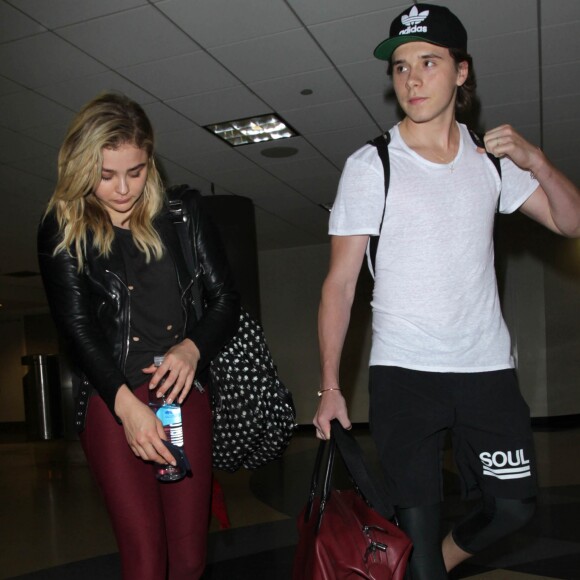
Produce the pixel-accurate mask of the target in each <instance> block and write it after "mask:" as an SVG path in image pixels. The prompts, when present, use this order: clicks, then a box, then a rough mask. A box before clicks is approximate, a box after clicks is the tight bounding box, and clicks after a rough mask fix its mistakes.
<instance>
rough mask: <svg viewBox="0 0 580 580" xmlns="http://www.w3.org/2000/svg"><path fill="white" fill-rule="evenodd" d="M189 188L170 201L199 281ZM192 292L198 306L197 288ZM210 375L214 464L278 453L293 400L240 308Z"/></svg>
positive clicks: (290, 426) (251, 463)
mask: <svg viewBox="0 0 580 580" xmlns="http://www.w3.org/2000/svg"><path fill="white" fill-rule="evenodd" d="M188 191H191V190H190V189H188V188H187V187H184V186H180V187H179V188H174V189H172V191H171V192H169V193H170V202H169V203H170V210H171V213H172V215H173V222H174V223H175V224H176V229H177V231H178V234H179V239H180V241H181V244H182V249H183V253H184V257H185V259H186V261H187V263H188V266H189V268H190V271H191V272H192V274H193V275H194V278H195V280H198V279H199V278H198V277H197V276H196V273H197V259H196V256H195V248H194V247H192V240H193V237H192V236H190V235H189V233H188V227H189V223H190V222H191V220H189V219H188V211H187V202H188V200H187V193H188ZM194 292H196V293H197V295H198V298H197V300H196V303H197V304H198V305H199V304H201V292H200V289H199V287H197V288H194ZM198 316H201V310H199V311H198ZM209 374H210V383H211V384H210V393H211V404H212V412H213V466H214V468H216V469H223V470H225V471H230V472H233V471H236V470H238V469H239V468H240V467H245V468H246V469H255V468H257V467H260V466H261V465H264V464H266V463H268V462H270V461H273V460H274V459H277V458H278V457H280V456H281V455H282V454H283V453H284V451H285V450H286V448H287V447H288V444H289V443H290V439H291V438H292V435H293V433H294V431H295V429H296V411H295V408H294V402H293V399H292V394H291V393H290V391H289V390H288V389H287V388H286V387H285V386H284V384H283V383H282V382H281V381H280V378H279V377H278V372H277V370H276V366H275V365H274V361H273V359H272V355H271V353H270V349H269V348H268V345H267V343H266V338H265V336H264V332H263V329H262V327H261V326H260V324H259V323H258V322H257V321H256V320H254V318H252V317H251V316H250V315H249V314H248V313H247V312H246V311H245V310H244V309H243V308H242V310H241V314H240V321H239V326H238V330H237V331H236V333H235V334H234V336H233V337H232V338H231V339H230V341H229V342H228V343H227V344H226V345H225V346H224V347H223V349H222V350H221V351H220V352H219V353H218V355H217V356H216V357H215V358H214V359H213V360H212V362H211V363H210V371H209Z"/></svg>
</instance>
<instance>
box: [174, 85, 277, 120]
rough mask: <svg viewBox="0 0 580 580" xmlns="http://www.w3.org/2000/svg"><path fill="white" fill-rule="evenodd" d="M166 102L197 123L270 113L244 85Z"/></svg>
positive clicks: (266, 106) (267, 107) (268, 108)
mask: <svg viewBox="0 0 580 580" xmlns="http://www.w3.org/2000/svg"><path fill="white" fill-rule="evenodd" d="M167 103H168V104H169V105H170V106H171V107H173V108H174V109H176V110H177V111H180V112H181V113H183V114H184V115H185V116H186V117H189V118H190V119H192V120H193V121H195V122H196V123H197V124H199V125H209V124H210V123H222V122H225V121H232V120H235V119H244V118H246V117H252V116H255V115H263V114H265V113H271V112H272V111H271V109H270V107H269V106H268V105H266V104H265V103H264V102H263V101H262V100H261V99H260V98H258V97H257V96H256V95H254V94H253V93H252V92H251V91H250V90H248V89H247V88H246V87H245V86H242V85H238V86H236V87H232V88H230V89H225V90H222V91H215V92H210V93H204V94H202V95H193V96H188V97H184V98H181V99H172V100H169V101H167Z"/></svg>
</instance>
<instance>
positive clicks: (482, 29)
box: [445, 0, 552, 64]
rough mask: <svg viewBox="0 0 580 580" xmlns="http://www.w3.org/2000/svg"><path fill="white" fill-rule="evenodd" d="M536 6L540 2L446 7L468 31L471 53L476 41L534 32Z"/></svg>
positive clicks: (454, 1)
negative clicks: (473, 43)
mask: <svg viewBox="0 0 580 580" xmlns="http://www.w3.org/2000/svg"><path fill="white" fill-rule="evenodd" d="M551 1H552V0H550V2H551ZM537 2H538V0H509V2H506V1H505V0H485V2H481V0H479V1H478V0H475V1H474V0H468V1H467V2H466V1H465V0H446V2H445V6H447V7H448V8H449V9H450V10H451V11H452V12H453V13H454V14H456V15H457V17H458V18H459V19H460V20H461V22H463V24H464V26H465V28H466V29H467V34H468V50H469V52H471V50H472V46H471V42H472V41H473V40H476V39H479V38H489V37H495V36H502V35H505V34H508V35H509V34H513V33H514V32H521V31H527V30H530V29H535V28H536V25H537ZM476 64H477V63H476Z"/></svg>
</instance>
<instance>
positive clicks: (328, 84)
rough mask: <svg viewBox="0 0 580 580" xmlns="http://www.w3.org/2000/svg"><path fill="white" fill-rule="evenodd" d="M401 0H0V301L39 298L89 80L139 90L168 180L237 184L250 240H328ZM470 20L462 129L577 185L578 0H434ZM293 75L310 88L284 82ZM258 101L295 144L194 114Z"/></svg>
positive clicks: (229, 110) (386, 113)
mask: <svg viewBox="0 0 580 580" xmlns="http://www.w3.org/2000/svg"><path fill="white" fill-rule="evenodd" d="M409 3H410V1H409V0H406V1H404V2H402V1H400V0H0V196H1V199H2V208H3V210H2V211H1V212H0V247H2V253H1V257H0V301H1V302H2V303H4V305H5V306H4V309H3V310H4V311H6V310H7V309H21V310H22V309H25V308H28V307H32V306H35V305H37V304H38V301H39V299H40V300H41V292H40V290H39V281H38V278H13V277H11V276H7V275H6V274H9V273H11V272H18V271H37V264H36V256H35V231H36V227H37V223H38V220H39V217H40V215H41V213H42V211H43V208H44V205H45V204H46V202H47V200H48V198H49V196H50V195H51V192H52V189H53V187H54V183H55V177H56V155H57V150H58V147H59V145H60V142H61V140H62V138H63V135H64V133H65V130H66V126H67V124H68V123H69V122H70V120H71V118H72V116H73V115H74V113H75V111H77V110H78V109H79V108H80V106H81V105H82V104H84V103H85V102H86V101H88V100H89V99H91V98H92V97H93V96H95V95H96V94H97V93H99V92H101V91H104V90H109V89H113V90H120V91H123V92H125V93H126V94H128V95H129V96H131V97H133V98H134V99H136V100H138V101H139V102H140V103H141V104H142V105H143V106H144V107H145V109H146V111H147V112H148V114H149V115H150V117H151V119H152V121H153V123H154V126H155V128H156V131H157V138H158V154H159V157H160V161H161V165H162V166H163V168H164V170H165V172H166V174H167V178H168V182H169V184H171V183H189V184H190V185H192V186H194V187H197V188H198V189H200V190H201V191H202V192H203V193H206V194H209V193H210V191H211V187H212V184H213V186H214V191H215V193H217V194H220V193H228V194H237V195H244V196H248V197H250V198H252V199H253V200H254V203H255V206H256V220H257V227H258V245H259V248H260V249H261V250H267V249H276V248H286V247H292V246H306V245H311V244H319V243H324V242H326V241H327V236H326V226H327V218H328V215H327V214H326V213H325V212H324V211H323V210H322V209H321V208H320V206H319V204H322V203H329V202H332V200H333V197H334V193H335V190H336V186H337V183H338V179H339V176H340V171H341V168H342V165H343V163H344V161H345V159H346V157H347V156H348V154H349V153H351V152H352V151H354V150H355V149H357V148H358V147H360V146H361V145H362V144H363V143H364V142H365V141H366V140H368V139H370V138H372V137H374V136H376V135H377V134H379V133H380V132H382V131H384V130H386V129H387V128H389V127H390V126H391V125H392V124H393V123H394V122H395V121H396V120H397V114H396V107H395V104H394V102H393V100H392V98H391V99H389V98H388V97H387V96H386V95H387V92H388V88H389V81H388V78H387V77H386V75H385V68H386V67H385V63H383V62H382V61H378V60H376V59H374V58H373V57H372V51H373V49H374V47H375V46H376V45H377V44H378V43H379V42H380V41H381V40H383V39H384V38H385V37H386V36H387V35H388V29H389V25H390V22H391V20H392V19H393V18H394V17H395V16H396V15H397V14H398V13H400V12H401V11H402V10H403V9H404V8H406V7H407V6H408V5H409ZM435 3H438V4H444V5H446V6H448V7H449V8H450V9H451V10H452V11H453V12H455V13H456V14H457V15H458V16H459V17H460V19H461V20H462V21H463V23H464V24H465V26H466V28H467V30H468V33H469V51H470V52H471V54H472V55H473V57H474V60H475V70H476V73H477V79H478V86H479V96H480V100H481V110H480V114H479V117H478V118H477V122H478V126H479V129H485V128H491V127H493V126H495V125H497V124H500V123H506V122H509V123H511V124H513V125H514V126H516V128H517V129H518V130H520V131H521V132H522V133H523V134H524V135H525V136H526V137H527V138H529V139H531V140H533V141H534V142H535V143H537V144H541V145H542V147H543V149H544V150H545V151H546V153H547V154H548V155H549V156H550V157H551V158H552V160H553V161H554V162H556V164H557V165H558V166H559V167H561V168H562V169H563V170H564V171H565V172H566V173H567V174H568V175H569V176H570V177H571V178H572V179H573V180H574V181H575V182H576V183H579V182H580V164H579V163H578V150H579V149H580V137H579V135H580V108H579V106H578V105H579V96H580V77H579V74H578V73H579V70H580V68H579V64H580V0H509V1H506V0H439V1H438V0H435ZM304 89H310V90H311V91H312V94H310V95H303V94H301V91H303V90H304ZM272 111H275V112H277V113H279V114H280V115H281V116H282V117H283V118H284V119H286V120H287V121H288V122H289V123H290V124H291V125H292V126H293V127H294V128H295V129H296V130H297V131H298V132H299V133H300V135H301V136H300V137H295V138H293V139H291V140H288V141H285V142H284V143H280V142H278V143H276V144H275V146H280V145H281V144H283V145H288V146H292V147H294V148H296V149H297V150H298V152H297V153H296V155H294V156H292V157H289V158H283V159H277V158H270V157H265V156H263V155H262V154H261V152H262V150H263V149H265V148H268V147H271V146H272V145H271V144H270V145H268V144H259V145H248V146H245V147H241V148H238V149H235V150H234V149H232V148H230V147H229V146H228V145H227V144H225V143H224V142H222V141H220V140H219V139H218V138H216V137H213V136H212V135H210V134H209V133H208V132H206V131H205V130H204V129H203V128H202V127H201V126H202V125H205V124H208V123H213V122H219V121H226V120H231V119H236V118H240V117H246V116H249V115H256V114H263V113H268V112H272Z"/></svg>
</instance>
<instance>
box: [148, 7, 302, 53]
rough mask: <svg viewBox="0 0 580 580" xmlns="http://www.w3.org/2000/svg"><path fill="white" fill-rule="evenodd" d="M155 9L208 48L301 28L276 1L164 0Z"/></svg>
mask: <svg viewBox="0 0 580 580" xmlns="http://www.w3.org/2000/svg"><path fill="white" fill-rule="evenodd" d="M156 6H157V7H158V8H159V9H160V10H162V11H163V12H164V13H165V14H167V16H169V18H171V19H172V20H173V21H174V22H176V23H178V24H179V26H180V27H181V28H182V29H183V30H185V32H187V33H188V34H189V35H190V36H191V37H192V38H194V39H195V40H196V42H199V43H200V44H201V45H202V46H204V47H205V48H213V47H215V46H220V45H224V44H231V43H235V42H240V41H243V40H249V39H251V38H256V37H258V36H263V35H264V33H267V34H274V33H277V32H283V31H286V30H292V29H294V28H298V27H299V22H298V21H297V20H296V17H295V16H294V15H293V14H292V11H291V10H289V9H288V7H287V6H286V5H285V4H284V3H283V2H279V1H277V2H275V1H273V0H244V1H243V2H232V1H231V0H195V9H194V10H192V6H191V0H164V1H161V2H157V4H156Z"/></svg>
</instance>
